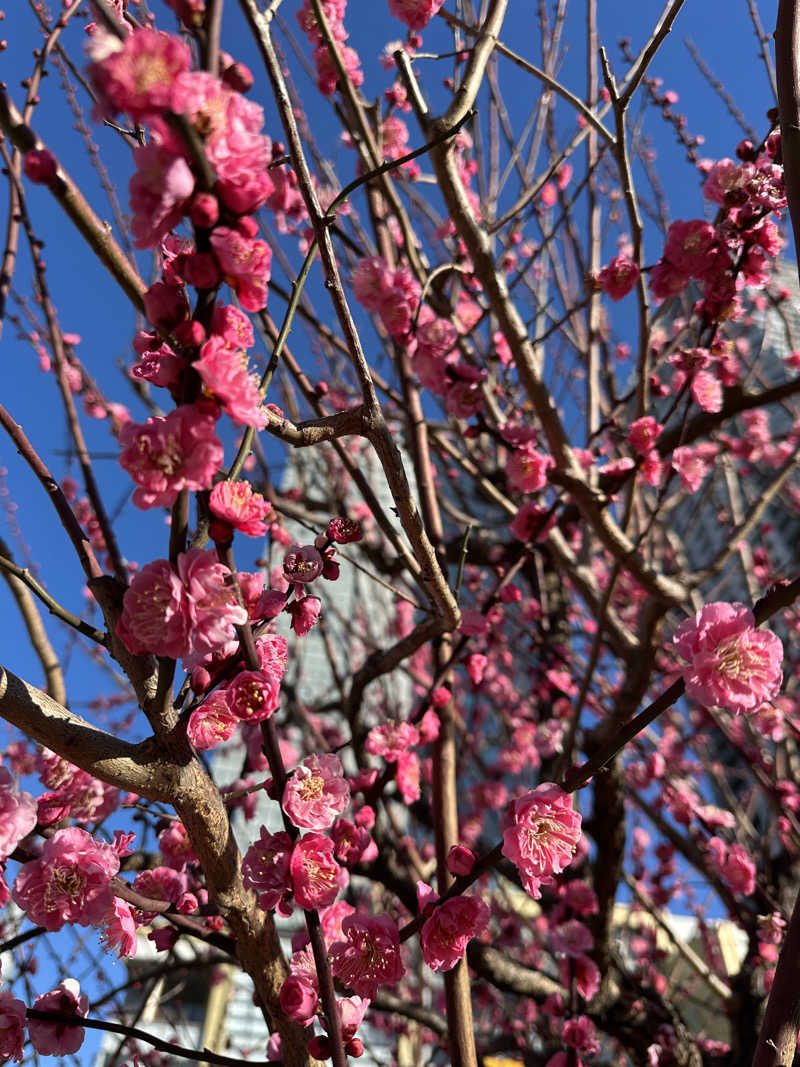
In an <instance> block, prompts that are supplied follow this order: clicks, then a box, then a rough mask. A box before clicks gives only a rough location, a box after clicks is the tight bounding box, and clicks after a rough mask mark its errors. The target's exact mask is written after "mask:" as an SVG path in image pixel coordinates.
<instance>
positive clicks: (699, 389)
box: [691, 370, 722, 412]
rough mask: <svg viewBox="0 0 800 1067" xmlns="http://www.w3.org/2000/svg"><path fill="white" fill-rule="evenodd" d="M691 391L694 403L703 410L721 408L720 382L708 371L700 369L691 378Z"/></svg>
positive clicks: (715, 410)
mask: <svg viewBox="0 0 800 1067" xmlns="http://www.w3.org/2000/svg"><path fill="white" fill-rule="evenodd" d="M691 392H692V396H693V397H694V400H695V403H696V404H697V405H698V406H699V407H701V408H702V409H703V411H710V412H717V411H721V410H722V384H721V382H720V380H719V378H716V377H715V376H714V375H713V374H710V373H709V372H708V371H705V370H701V371H698V373H697V374H695V376H694V378H692V384H691Z"/></svg>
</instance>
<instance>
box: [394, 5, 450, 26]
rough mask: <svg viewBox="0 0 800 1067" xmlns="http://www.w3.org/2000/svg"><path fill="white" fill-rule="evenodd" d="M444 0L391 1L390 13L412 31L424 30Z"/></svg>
mask: <svg viewBox="0 0 800 1067" xmlns="http://www.w3.org/2000/svg"><path fill="white" fill-rule="evenodd" d="M443 3H444V0H389V11H390V13H391V14H392V15H394V17H395V18H396V19H400V21H401V22H404V23H405V24H406V26H408V28H409V29H410V30H424V29H425V27H426V26H427V25H428V23H429V22H430V21H431V19H432V18H433V16H434V15H435V14H436V12H437V11H438V10H439V8H440V7H441V6H442V4H443Z"/></svg>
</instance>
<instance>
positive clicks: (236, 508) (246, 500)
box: [208, 482, 272, 537]
mask: <svg viewBox="0 0 800 1067" xmlns="http://www.w3.org/2000/svg"><path fill="white" fill-rule="evenodd" d="M208 506H209V508H210V510H211V513H212V514H213V515H216V517H217V518H218V519H221V520H223V522H225V523H227V524H228V525H229V526H232V527H233V528H234V529H235V530H238V531H239V532H240V533H243V534H246V535H247V537H263V536H264V534H265V533H266V532H267V525H266V521H265V520H270V518H271V517H272V505H271V504H270V503H269V502H268V501H266V500H265V499H264V497H263V496H262V495H261V494H260V493H254V492H253V487H252V485H251V484H250V483H249V482H217V484H216V485H215V486H214V488H213V489H212V490H211V496H210V498H209V501H208Z"/></svg>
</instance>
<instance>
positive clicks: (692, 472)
mask: <svg viewBox="0 0 800 1067" xmlns="http://www.w3.org/2000/svg"><path fill="white" fill-rule="evenodd" d="M711 448H712V449H713V452H714V453H715V452H716V445H712V446H711ZM712 458H713V453H712V454H711V455H707V454H705V453H704V452H703V450H702V449H701V448H700V447H699V446H698V447H697V448H692V447H691V445H681V446H680V447H679V448H676V449H675V450H674V452H673V453H672V466H673V468H674V470H676V471H677V472H678V477H679V478H680V480H681V485H682V486H683V488H684V489H686V490H687V492H689V493H696V492H697V490H698V489H699V488H700V486H701V485H702V484H703V479H704V478H705V476H706V475H707V474H708V472H709V470H710V469H711V462H712Z"/></svg>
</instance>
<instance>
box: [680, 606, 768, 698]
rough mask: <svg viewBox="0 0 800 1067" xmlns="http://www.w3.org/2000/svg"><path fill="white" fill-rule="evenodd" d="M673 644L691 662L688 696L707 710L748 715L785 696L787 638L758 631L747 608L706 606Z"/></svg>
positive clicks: (683, 626)
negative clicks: (784, 662)
mask: <svg viewBox="0 0 800 1067" xmlns="http://www.w3.org/2000/svg"><path fill="white" fill-rule="evenodd" d="M673 643H674V645H675V649H676V651H677V652H678V655H680V656H681V657H682V658H683V659H685V660H687V661H688V664H689V665H688V666H687V667H685V668H684V672H683V679H684V682H685V683H686V693H687V696H689V697H690V698H691V699H692V700H696V701H697V703H698V704H701V705H702V706H703V707H706V708H712V707H717V708H726V709H727V710H728V711H732V712H734V713H735V714H743V713H745V712H751V711H757V710H758V708H760V707H761V705H762V704H764V703H765V702H766V701H768V700H772V699H773V697H775V696H777V695H778V693H779V692H780V687H781V682H782V681H783V671H782V665H783V644H782V642H781V639H780V638H779V637H778V636H777V634H774V633H772V631H771V630H757V629H756V628H755V619H754V617H753V613H752V612H751V611H750V609H749V608H748V607H746V605H744V604H726V603H724V602H721V601H717V602H715V603H712V604H706V605H705V607H702V608H701V609H700V610H699V611H698V612H697V614H696V615H695V617H694V618H693V619H687V620H686V621H685V622H683V623H681V625H680V626H679V627H678V629H677V631H676V632H675V636H674V638H673Z"/></svg>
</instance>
